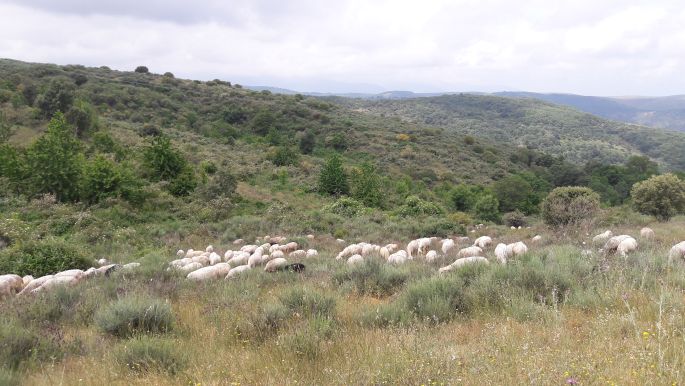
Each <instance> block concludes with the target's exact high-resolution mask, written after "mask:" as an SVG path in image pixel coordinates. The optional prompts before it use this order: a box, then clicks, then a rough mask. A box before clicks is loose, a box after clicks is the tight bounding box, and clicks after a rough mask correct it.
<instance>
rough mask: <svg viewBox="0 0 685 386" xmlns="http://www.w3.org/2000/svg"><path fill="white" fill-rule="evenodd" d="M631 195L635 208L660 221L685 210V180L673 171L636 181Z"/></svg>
mask: <svg viewBox="0 0 685 386" xmlns="http://www.w3.org/2000/svg"><path fill="white" fill-rule="evenodd" d="M630 195H631V196H632V198H633V205H635V209H637V210H638V211H639V212H640V213H642V214H646V215H651V216H654V217H656V218H657V219H658V220H659V221H668V220H669V219H670V218H671V217H673V216H675V215H676V214H678V213H683V212H685V181H683V180H681V179H680V178H678V177H677V176H676V175H674V174H671V173H668V174H664V175H660V176H654V177H652V178H650V179H648V180H646V181H642V182H638V183H636V184H635V185H633V188H632V190H631V191H630Z"/></svg>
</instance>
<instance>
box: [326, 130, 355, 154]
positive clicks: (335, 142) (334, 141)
mask: <svg viewBox="0 0 685 386" xmlns="http://www.w3.org/2000/svg"><path fill="white" fill-rule="evenodd" d="M326 144H327V145H328V146H329V147H332V148H333V149H335V150H337V151H345V150H347V147H348V146H349V144H348V142H347V137H346V136H345V135H344V134H343V133H339V132H338V133H335V134H333V135H332V136H331V137H330V138H328V141H327V143H326Z"/></svg>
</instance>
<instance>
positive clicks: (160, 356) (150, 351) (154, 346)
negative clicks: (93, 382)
mask: <svg viewBox="0 0 685 386" xmlns="http://www.w3.org/2000/svg"><path fill="white" fill-rule="evenodd" d="M114 356H115V358H116V360H117V362H118V363H119V364H120V365H122V366H125V367H126V368H128V369H129V370H131V371H133V372H137V373H144V372H164V373H167V374H169V375H175V374H177V373H179V372H181V371H182V370H183V369H184V368H185V367H186V365H187V362H188V358H187V356H186V355H185V353H184V352H183V350H182V348H181V347H177V345H176V343H175V342H173V341H169V340H165V339H160V338H151V337H147V336H141V337H137V338H134V339H131V340H128V341H126V342H125V343H122V344H121V345H119V347H118V348H117V349H115V353H114Z"/></svg>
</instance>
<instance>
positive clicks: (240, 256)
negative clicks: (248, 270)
mask: <svg viewBox="0 0 685 386" xmlns="http://www.w3.org/2000/svg"><path fill="white" fill-rule="evenodd" d="M249 258H250V254H249V253H247V252H238V253H236V254H234V255H233V257H231V258H230V259H229V260H228V261H227V263H228V264H230V265H231V267H237V266H240V265H245V264H247V262H248V259H249Z"/></svg>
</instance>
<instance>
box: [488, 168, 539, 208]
mask: <svg viewBox="0 0 685 386" xmlns="http://www.w3.org/2000/svg"><path fill="white" fill-rule="evenodd" d="M492 190H493V191H494V192H495V195H496V196H497V200H498V201H499V208H500V210H501V211H503V212H511V211H514V210H516V209H518V210H521V211H523V212H525V213H528V214H530V211H531V208H530V205H529V200H531V196H533V195H534V192H533V187H532V186H531V185H530V184H529V183H528V181H526V180H524V179H523V177H521V176H519V175H511V176H508V177H505V178H503V179H501V180H499V181H497V182H495V185H494V186H493V189H492Z"/></svg>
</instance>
